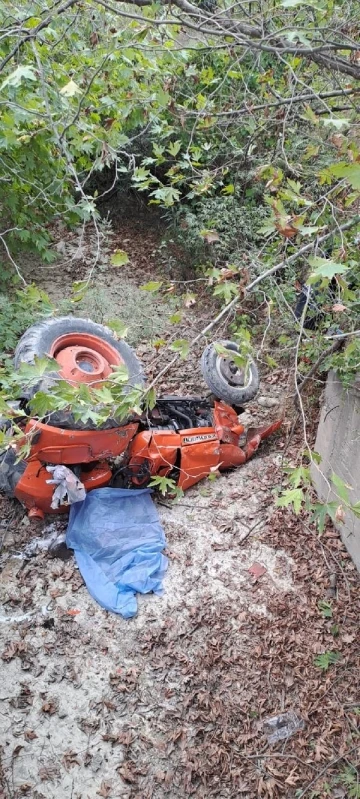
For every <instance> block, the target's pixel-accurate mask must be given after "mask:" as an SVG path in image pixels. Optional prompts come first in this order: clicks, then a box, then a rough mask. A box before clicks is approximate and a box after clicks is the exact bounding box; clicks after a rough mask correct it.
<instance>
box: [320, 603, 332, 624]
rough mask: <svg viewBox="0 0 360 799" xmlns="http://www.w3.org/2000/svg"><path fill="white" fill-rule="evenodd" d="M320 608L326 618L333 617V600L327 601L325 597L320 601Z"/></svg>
mask: <svg viewBox="0 0 360 799" xmlns="http://www.w3.org/2000/svg"><path fill="white" fill-rule="evenodd" d="M318 608H319V610H320V612H321V613H322V615H323V616H324V619H332V615H333V611H332V607H331V602H326V601H325V599H320V600H319V602H318Z"/></svg>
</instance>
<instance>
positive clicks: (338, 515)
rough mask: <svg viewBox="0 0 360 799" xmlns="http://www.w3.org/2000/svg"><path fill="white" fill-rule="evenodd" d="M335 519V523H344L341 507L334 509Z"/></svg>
mask: <svg viewBox="0 0 360 799" xmlns="http://www.w3.org/2000/svg"><path fill="white" fill-rule="evenodd" d="M335 519H336V521H337V522H341V523H343V522H344V521H345V511H344V508H343V506H342V505H339V506H338V507H337V508H336V512H335Z"/></svg>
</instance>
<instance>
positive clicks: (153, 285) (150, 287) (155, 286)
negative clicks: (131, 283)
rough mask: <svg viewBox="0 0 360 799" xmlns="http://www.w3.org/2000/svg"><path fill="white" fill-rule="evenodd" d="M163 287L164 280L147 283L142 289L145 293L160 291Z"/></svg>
mask: <svg viewBox="0 0 360 799" xmlns="http://www.w3.org/2000/svg"><path fill="white" fill-rule="evenodd" d="M161 286H162V280H149V283H145V284H144V285H143V286H140V288H141V289H142V290H143V291H159V288H161Z"/></svg>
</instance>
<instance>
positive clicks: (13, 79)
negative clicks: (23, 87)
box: [0, 65, 37, 91]
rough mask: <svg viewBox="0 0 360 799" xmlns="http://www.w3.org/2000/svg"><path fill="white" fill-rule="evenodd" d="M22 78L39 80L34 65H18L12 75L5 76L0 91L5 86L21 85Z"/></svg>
mask: <svg viewBox="0 0 360 799" xmlns="http://www.w3.org/2000/svg"><path fill="white" fill-rule="evenodd" d="M22 80H33V81H34V80H37V78H36V74H35V72H34V70H33V68H32V67H30V66H27V65H24V66H19V67H17V68H16V69H15V70H14V72H12V73H11V75H8V76H7V78H5V80H4V82H3V83H2V84H1V87H0V91H1V89H4V88H5V86H20V84H21V81H22Z"/></svg>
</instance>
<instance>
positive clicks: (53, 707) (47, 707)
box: [41, 699, 58, 716]
mask: <svg viewBox="0 0 360 799" xmlns="http://www.w3.org/2000/svg"><path fill="white" fill-rule="evenodd" d="M57 709H58V705H57V702H55V700H53V699H46V701H45V702H44V703H43V705H42V706H41V710H42V712H43V713H48V714H49V716H53V715H54V713H56V711H57Z"/></svg>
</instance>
